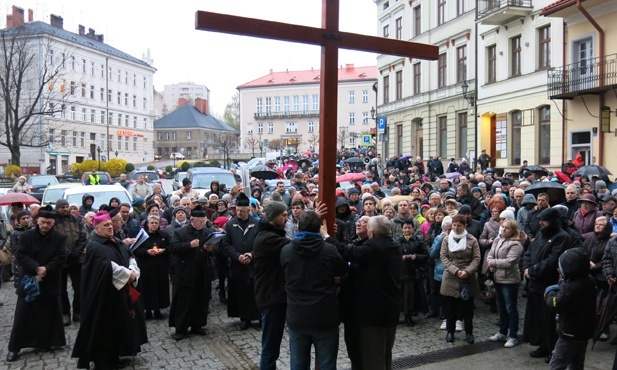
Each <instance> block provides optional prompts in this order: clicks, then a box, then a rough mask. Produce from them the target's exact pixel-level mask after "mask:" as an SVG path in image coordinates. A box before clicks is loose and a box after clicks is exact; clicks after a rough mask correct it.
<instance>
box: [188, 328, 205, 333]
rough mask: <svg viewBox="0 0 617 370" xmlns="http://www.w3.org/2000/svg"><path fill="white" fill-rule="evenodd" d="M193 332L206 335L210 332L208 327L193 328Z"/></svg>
mask: <svg viewBox="0 0 617 370" xmlns="http://www.w3.org/2000/svg"><path fill="white" fill-rule="evenodd" d="M191 333H192V334H197V335H206V334H208V330H207V329H206V328H199V329H192V330H191Z"/></svg>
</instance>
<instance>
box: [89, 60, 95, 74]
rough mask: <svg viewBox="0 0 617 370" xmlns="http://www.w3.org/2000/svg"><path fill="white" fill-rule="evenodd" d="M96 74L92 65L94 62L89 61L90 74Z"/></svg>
mask: <svg viewBox="0 0 617 370" xmlns="http://www.w3.org/2000/svg"><path fill="white" fill-rule="evenodd" d="M95 74H96V68H95V67H94V62H90V75H92V76H94V75H95Z"/></svg>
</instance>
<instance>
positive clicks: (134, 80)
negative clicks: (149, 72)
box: [133, 73, 137, 86]
mask: <svg viewBox="0 0 617 370" xmlns="http://www.w3.org/2000/svg"><path fill="white" fill-rule="evenodd" d="M133 86H137V74H135V73H133Z"/></svg>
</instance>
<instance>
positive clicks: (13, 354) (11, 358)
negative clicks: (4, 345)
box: [6, 351, 19, 362]
mask: <svg viewBox="0 0 617 370" xmlns="http://www.w3.org/2000/svg"><path fill="white" fill-rule="evenodd" d="M18 358H19V352H16V351H10V352H9V353H8V355H6V361H7V362H13V361H17V359H18Z"/></svg>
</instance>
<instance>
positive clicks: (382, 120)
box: [377, 116, 387, 134]
mask: <svg viewBox="0 0 617 370" xmlns="http://www.w3.org/2000/svg"><path fill="white" fill-rule="evenodd" d="M386 123H387V118H386V116H379V117H377V132H378V133H380V134H384V133H385V132H386Z"/></svg>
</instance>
